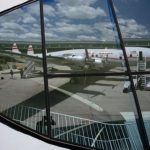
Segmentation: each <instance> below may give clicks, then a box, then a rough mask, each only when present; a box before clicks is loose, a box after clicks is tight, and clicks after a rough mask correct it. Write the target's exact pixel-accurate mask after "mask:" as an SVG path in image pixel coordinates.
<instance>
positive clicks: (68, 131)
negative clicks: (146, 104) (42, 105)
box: [0, 105, 150, 150]
mask: <svg viewBox="0 0 150 150" xmlns="http://www.w3.org/2000/svg"><path fill="white" fill-rule="evenodd" d="M0 112H1V113H2V114H4V115H5V116H7V117H9V118H11V119H13V120H15V121H17V122H18V123H20V124H23V125H25V126H27V127H29V128H31V129H33V130H37V124H38V123H40V124H39V127H38V128H40V129H41V130H40V131H39V132H40V133H41V134H47V126H46V124H45V122H44V121H42V118H43V116H45V115H46V112H45V109H43V110H41V109H37V108H32V107H28V106H20V105H16V106H13V107H12V106H11V107H10V106H5V105H2V106H1V107H0ZM50 115H51V117H52V118H53V120H54V122H55V123H56V124H55V125H51V137H52V138H57V139H60V140H63V141H67V142H72V143H75V144H78V145H83V146H87V147H93V148H97V149H109V150H122V149H123V150H141V149H143V147H142V143H141V140H140V137H139V133H138V129H137V125H136V122H135V121H131V122H121V123H119V122H109V123H108V122H107V123H106V122H98V121H94V120H89V119H84V118H80V117H75V116H71V115H66V114H61V113H56V112H50ZM144 123H145V127H146V130H147V133H148V137H149V139H150V120H145V122H144ZM37 131H38V130H37Z"/></svg>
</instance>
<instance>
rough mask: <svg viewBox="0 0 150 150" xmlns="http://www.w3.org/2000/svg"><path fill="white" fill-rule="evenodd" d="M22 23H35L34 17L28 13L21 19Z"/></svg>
mask: <svg viewBox="0 0 150 150" xmlns="http://www.w3.org/2000/svg"><path fill="white" fill-rule="evenodd" d="M22 22H23V23H35V22H36V19H35V18H34V17H32V16H30V15H28V16H26V17H25V16H24V19H23V21H22Z"/></svg>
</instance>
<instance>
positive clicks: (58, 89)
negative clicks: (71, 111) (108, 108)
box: [49, 85, 103, 111]
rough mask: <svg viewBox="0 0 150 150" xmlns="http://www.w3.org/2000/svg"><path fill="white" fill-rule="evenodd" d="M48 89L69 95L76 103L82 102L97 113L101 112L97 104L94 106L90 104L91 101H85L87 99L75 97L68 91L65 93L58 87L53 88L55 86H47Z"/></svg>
mask: <svg viewBox="0 0 150 150" xmlns="http://www.w3.org/2000/svg"><path fill="white" fill-rule="evenodd" d="M49 87H51V88H53V89H55V90H57V91H60V92H62V93H65V94H66V95H69V96H70V97H73V98H75V99H76V100H78V101H80V102H82V103H84V104H86V105H88V106H90V107H92V108H93V109H95V110H97V111H103V108H101V107H100V106H99V105H97V104H95V103H93V102H91V101H89V100H87V99H85V98H83V97H81V96H79V95H77V94H73V93H71V92H69V91H66V90H64V89H61V88H58V87H55V86H52V85H49Z"/></svg>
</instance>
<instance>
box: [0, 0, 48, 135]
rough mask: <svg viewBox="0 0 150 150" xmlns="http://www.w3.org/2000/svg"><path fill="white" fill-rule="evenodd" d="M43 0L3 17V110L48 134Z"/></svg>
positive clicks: (0, 74)
mask: <svg viewBox="0 0 150 150" xmlns="http://www.w3.org/2000/svg"><path fill="white" fill-rule="evenodd" d="M34 52H35V53H41V30H40V10H39V2H36V3H33V4H30V5H27V6H25V7H22V8H20V9H16V10H15V11H13V12H10V13H8V14H6V15H4V16H1V17H0V78H1V79H0V108H1V109H0V111H1V113H2V114H4V115H6V116H7V117H8V118H10V119H13V120H15V121H17V122H18V123H20V124H23V125H25V126H27V127H29V128H31V129H34V130H37V131H38V132H40V133H43V134H46V132H47V129H46V126H45V122H44V121H45V120H44V119H45V117H44V116H45V115H46V114H45V100H44V82H43V66H42V59H41V58H38V57H35V55H34Z"/></svg>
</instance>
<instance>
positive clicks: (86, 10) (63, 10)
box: [57, 4, 106, 19]
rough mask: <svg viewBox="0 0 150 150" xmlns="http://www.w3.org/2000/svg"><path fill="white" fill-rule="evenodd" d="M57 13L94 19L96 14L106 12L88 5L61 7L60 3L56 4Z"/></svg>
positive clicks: (70, 16) (73, 17)
mask: <svg viewBox="0 0 150 150" xmlns="http://www.w3.org/2000/svg"><path fill="white" fill-rule="evenodd" d="M57 6H58V10H59V14H60V15H62V16H64V17H67V18H70V19H94V18H96V17H98V16H105V15H106V13H105V11H104V10H103V9H101V8H94V7H90V6H83V5H81V6H78V7H74V6H68V7H66V6H65V7H63V6H61V5H60V4H58V5H57Z"/></svg>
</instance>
